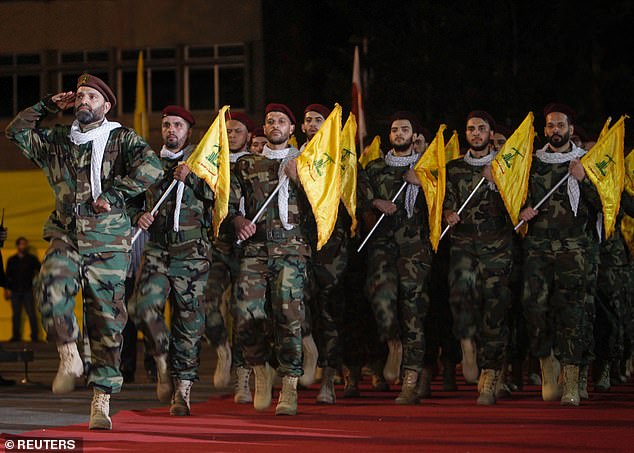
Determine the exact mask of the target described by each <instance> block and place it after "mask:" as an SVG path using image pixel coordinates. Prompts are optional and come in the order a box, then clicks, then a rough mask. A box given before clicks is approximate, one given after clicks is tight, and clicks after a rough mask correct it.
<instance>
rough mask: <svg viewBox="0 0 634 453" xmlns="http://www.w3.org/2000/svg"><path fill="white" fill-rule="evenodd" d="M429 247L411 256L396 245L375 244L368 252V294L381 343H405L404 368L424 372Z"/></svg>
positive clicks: (384, 242)
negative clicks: (424, 329)
mask: <svg viewBox="0 0 634 453" xmlns="http://www.w3.org/2000/svg"><path fill="white" fill-rule="evenodd" d="M431 261H432V255H431V249H430V247H429V246H423V247H420V248H418V250H416V251H414V252H410V251H409V250H406V249H405V248H401V247H400V246H399V244H397V243H396V242H395V241H389V240H388V241H378V240H377V241H375V242H374V243H373V244H372V246H371V247H370V248H369V249H368V260H367V263H368V274H367V279H366V285H365V287H366V293H367V295H368V299H369V301H370V305H371V306H372V310H373V312H374V317H375V318H376V323H377V327H378V332H379V339H380V340H381V341H382V342H386V341H388V340H396V339H398V340H401V342H402V344H403V368H407V369H410V370H414V371H421V370H422V367H423V359H424V356H425V336H424V331H423V324H424V320H425V316H426V315H427V310H428V308H429V291H428V288H429V277H430V270H431Z"/></svg>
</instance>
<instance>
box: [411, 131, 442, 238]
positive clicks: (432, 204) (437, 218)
mask: <svg viewBox="0 0 634 453" xmlns="http://www.w3.org/2000/svg"><path fill="white" fill-rule="evenodd" d="M446 128H447V126H446V125H444V124H441V125H440V128H438V132H436V137H435V138H434V139H433V140H432V142H431V143H430V144H429V146H428V147H427V149H426V150H425V153H424V154H423V156H422V157H421V158H420V159H418V162H417V163H416V165H415V166H414V171H415V172H416V176H417V177H418V180H419V181H420V185H421V187H422V188H423V191H424V192H425V199H426V200H427V210H428V211H429V240H430V241H431V246H432V248H433V249H434V251H437V250H438V244H439V242H440V235H441V233H442V204H443V201H444V200H445V185H446V181H447V175H446V170H445V138H444V136H443V132H444V131H445V129H446Z"/></svg>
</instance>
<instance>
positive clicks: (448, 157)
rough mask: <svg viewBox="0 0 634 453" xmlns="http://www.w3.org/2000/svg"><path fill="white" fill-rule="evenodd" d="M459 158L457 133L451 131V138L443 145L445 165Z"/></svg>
mask: <svg viewBox="0 0 634 453" xmlns="http://www.w3.org/2000/svg"><path fill="white" fill-rule="evenodd" d="M459 157H460V141H459V140H458V132H456V131H453V133H452V134H451V138H449V141H448V142H447V144H446V145H445V163H447V162H451V161H452V160H455V159H458V158H459Z"/></svg>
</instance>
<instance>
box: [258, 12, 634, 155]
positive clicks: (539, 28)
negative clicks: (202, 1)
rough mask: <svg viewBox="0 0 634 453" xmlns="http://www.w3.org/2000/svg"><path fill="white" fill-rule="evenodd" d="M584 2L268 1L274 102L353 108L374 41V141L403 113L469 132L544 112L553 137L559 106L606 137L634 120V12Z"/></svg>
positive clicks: (369, 109) (370, 109) (370, 99)
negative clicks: (477, 124) (357, 48)
mask: <svg viewBox="0 0 634 453" xmlns="http://www.w3.org/2000/svg"><path fill="white" fill-rule="evenodd" d="M579 3H580V2H572V1H560V2H556V1H544V0H534V1H530V2H525V1H524V2H522V1H512V0H507V1H486V0H483V1H452V2H450V1H448V2H441V1H432V0H419V1H401V2H390V1H375V0H366V1H360V0H349V1H342V0H323V1H313V2H309V1H303V0H299V1H298V0H295V1H291V0H277V1H273V0H263V11H264V46H265V57H266V68H267V69H266V71H267V93H266V95H267V96H266V97H267V102H268V101H280V102H286V103H288V104H289V105H291V107H292V108H293V109H294V110H295V111H297V112H298V113H300V112H301V110H302V108H303V107H304V106H305V105H307V104H308V103H311V102H322V103H325V104H332V103H334V102H339V103H341V104H342V105H343V106H344V108H345V109H348V108H349V104H350V83H351V82H350V81H351V74H352V55H353V49H354V45H355V44H357V43H359V42H360V41H361V40H362V39H363V37H366V38H367V40H368V52H367V54H366V55H364V56H363V57H362V63H363V65H364V67H365V69H366V70H367V74H368V85H367V87H366V96H367V99H366V104H365V106H366V115H367V120H368V123H369V131H368V132H369V134H370V135H375V134H382V135H384V134H385V132H386V125H385V118H386V117H387V116H389V115H390V114H391V113H392V112H393V111H395V110H402V109H408V110H412V111H415V112H416V113H418V114H419V115H420V117H421V119H422V120H423V123H424V125H425V126H426V127H427V128H429V129H431V130H432V131H435V129H436V128H437V126H438V125H439V124H440V123H441V122H444V123H446V124H447V125H448V129H449V130H451V129H453V128H456V129H458V131H459V132H460V133H462V131H463V130H464V118H465V116H466V114H467V113H468V112H469V111H470V110H473V109H485V110H488V111H489V112H490V113H492V114H493V116H494V117H495V118H496V120H497V121H498V123H502V124H505V125H507V126H508V127H510V128H511V129H513V128H515V127H516V126H517V125H518V124H519V123H520V122H521V120H522V119H523V118H524V116H525V115H526V113H527V112H528V111H529V110H532V111H533V112H534V113H535V117H536V129H537V131H538V132H541V130H542V128H543V114H542V111H543V107H544V105H545V104H547V103H548V102H552V101H559V102H565V103H567V104H569V105H571V106H572V107H573V108H574V109H575V110H576V111H577V112H578V116H577V123H578V124H579V125H581V126H582V127H583V128H584V129H586V130H587V131H588V132H589V133H590V134H591V135H595V134H597V133H598V131H599V130H600V127H601V125H602V124H603V122H604V121H605V119H606V118H607V117H608V116H612V118H613V121H615V120H616V119H618V117H619V116H620V115H622V114H624V113H629V114H632V113H634V112H632V110H633V107H634V52H633V50H634V49H633V48H632V45H631V41H632V32H631V25H632V23H634V14H633V13H634V6H633V2H630V1H626V0H614V1H611V2H593V3H592V5H591V6H589V7H581V6H579ZM630 121H631V120H630ZM630 121H628V122H627V123H626V130H627V129H629V124H630ZM626 135H627V139H626V140H627V141H628V146H632V142H633V140H632V135H633V134H631V133H629V131H628V132H626Z"/></svg>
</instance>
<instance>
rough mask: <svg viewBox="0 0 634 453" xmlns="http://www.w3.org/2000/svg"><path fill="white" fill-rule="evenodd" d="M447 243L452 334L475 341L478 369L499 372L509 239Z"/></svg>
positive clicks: (503, 344) (509, 263) (507, 292)
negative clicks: (448, 244)
mask: <svg viewBox="0 0 634 453" xmlns="http://www.w3.org/2000/svg"><path fill="white" fill-rule="evenodd" d="M451 240H452V242H451V252H450V261H449V305H450V306H451V311H452V313H453V329H454V334H455V335H456V337H458V338H473V339H474V340H475V341H476V345H477V347H478V364H479V365H480V366H481V367H482V368H485V369H496V370H497V369H501V368H502V365H503V362H504V359H505V352H506V351H505V348H506V344H507V342H508V336H509V324H508V311H509V306H510V304H511V288H510V277H511V267H512V263H513V250H512V248H511V245H512V242H511V238H510V237H507V238H500V239H490V240H487V239H482V238H476V237H452V238H451Z"/></svg>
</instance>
